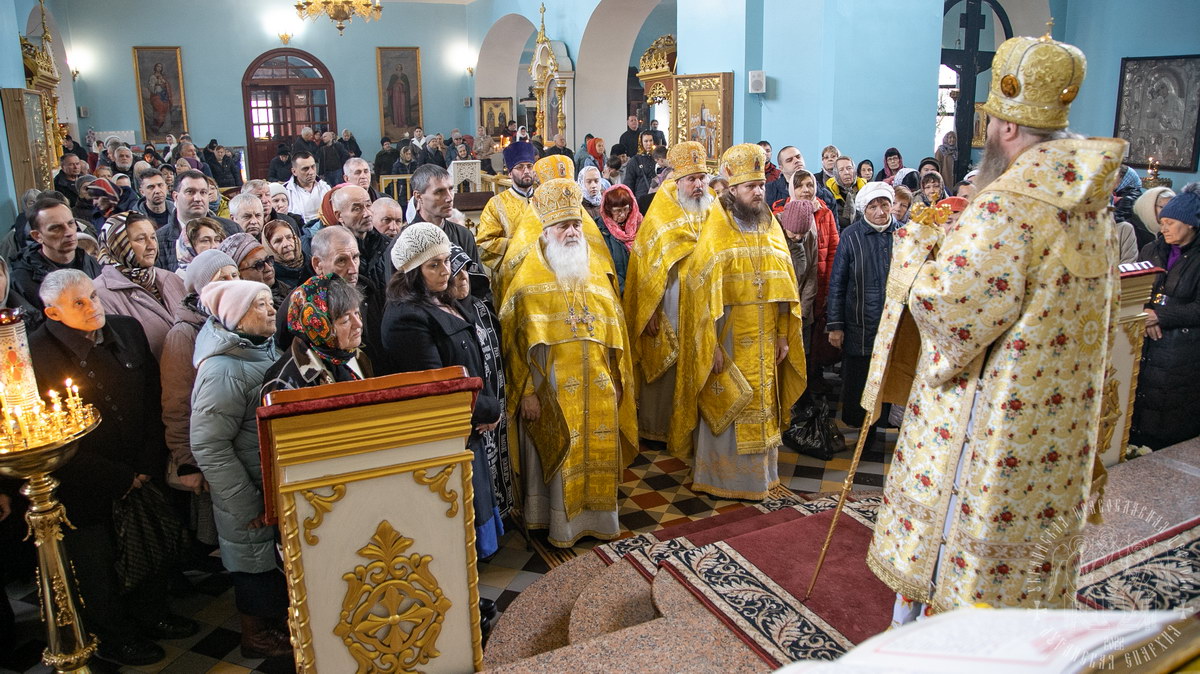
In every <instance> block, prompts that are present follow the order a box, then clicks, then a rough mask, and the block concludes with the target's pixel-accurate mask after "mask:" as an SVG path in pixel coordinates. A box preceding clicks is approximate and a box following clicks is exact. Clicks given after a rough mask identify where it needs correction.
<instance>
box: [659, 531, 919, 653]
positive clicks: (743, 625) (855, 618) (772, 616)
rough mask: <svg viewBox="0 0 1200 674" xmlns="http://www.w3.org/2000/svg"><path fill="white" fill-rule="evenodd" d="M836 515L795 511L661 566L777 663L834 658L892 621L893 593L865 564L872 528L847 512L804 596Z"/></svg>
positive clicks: (673, 557)
mask: <svg viewBox="0 0 1200 674" xmlns="http://www.w3.org/2000/svg"><path fill="white" fill-rule="evenodd" d="M832 515H833V513H832V512H828V511H826V512H823V513H819V514H815V515H812V516H810V517H798V518H793V519H791V520H790V521H785V522H783V523H779V524H775V525H774V526H770V527H767V528H761V529H757V530H754V531H749V532H747V533H743V534H741V535H737V536H733V537H730V538H726V539H725V540H723V541H720V542H717V543H713V544H710V545H706V546H703V547H696V548H694V549H690V550H684V551H679V552H676V553H674V554H673V555H671V556H670V557H669V558H667V559H666V560H664V561H663V563H662V568H664V569H666V570H667V571H668V572H670V573H671V574H672V575H673V576H675V577H676V578H677V579H678V580H679V581H680V582H681V583H683V584H684V585H685V586H686V587H687V588H688V589H689V590H691V592H692V593H693V594H694V595H695V596H696V597H697V598H698V599H699V600H700V601H701V602H702V603H703V604H704V605H705V606H706V607H707V608H708V609H709V610H710V611H712V612H713V613H714V614H715V615H716V616H717V617H719V618H720V619H721V620H722V622H724V623H725V624H726V625H727V626H729V628H730V629H731V630H733V631H734V633H735V634H737V635H738V637H740V638H741V639H742V640H743V641H745V642H746V643H747V644H748V645H749V646H750V647H751V649H753V650H754V651H755V652H756V653H758V654H759V656H760V657H762V658H763V659H764V660H765V661H766V662H768V663H769V664H771V665H772V666H775V667H779V666H782V665H784V664H786V663H788V662H793V661H795V660H800V659H833V658H836V657H838V656H839V655H841V654H842V653H844V652H845V651H847V650H849V648H851V647H852V646H853V645H854V644H857V643H861V642H862V641H864V640H866V639H867V638H869V637H872V636H874V635H876V634H878V633H880V632H882V631H883V630H885V629H887V627H888V624H889V623H890V621H891V612H892V604H893V603H894V600H895V595H894V594H893V593H892V591H891V590H889V589H888V588H887V586H885V585H884V584H883V583H882V582H880V581H879V579H877V578H876V577H875V575H874V574H872V573H871V572H870V570H869V569H867V565H866V556H867V546H868V545H869V544H870V541H871V530H870V528H869V527H868V526H867V525H866V524H864V523H863V522H860V521H859V519H858V518H856V517H854V516H853V515H852V514H851V513H849V512H847V513H843V514H842V517H841V521H840V523H839V524H838V530H837V535H836V536H835V538H834V543H833V545H832V546H831V547H830V550H829V554H828V556H827V557H826V559H825V565H824V567H823V568H822V572H821V578H820V580H819V582H818V583H817V587H816V588H815V590H814V592H813V596H812V597H811V598H809V600H808V601H807V602H801V601H800V597H803V596H804V591H805V589H806V588H807V586H808V581H809V579H810V578H811V575H812V569H813V567H814V565H815V564H816V560H817V556H818V555H819V553H820V549H821V543H822V541H823V540H824V537H825V532H826V531H827V529H828V527H829V521H830V518H831V517H832ZM766 517H768V516H766V515H764V516H763V517H761V518H754V521H756V522H757V521H762V520H763V519H765V518H766Z"/></svg>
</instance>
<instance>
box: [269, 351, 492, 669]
mask: <svg viewBox="0 0 1200 674" xmlns="http://www.w3.org/2000/svg"><path fill="white" fill-rule="evenodd" d="M481 387H482V382H481V381H480V380H479V379H478V378H473V377H467V375H466V371H465V370H464V369H463V368H458V367H455V368H444V369H441V370H431V371H428V372H416V373H408V374H399V375H392V376H388V377H379V378H376V379H368V380H363V381H356V382H343V383H338V384H330V385H327V386H316V387H312V388H306V389H299V390H294V391H276V392H274V393H272V394H270V395H269V396H268V398H267V401H266V405H265V406H263V407H260V408H259V410H258V427H259V440H260V448H261V452H262V455H263V479H264V485H263V486H264V494H266V498H267V500H268V511H269V513H270V512H271V511H274V514H275V516H276V517H277V518H278V525H279V532H280V536H281V538H282V540H283V559H284V568H285V571H286V573H287V581H288V592H289V595H290V598H291V609H290V611H289V614H288V622H289V625H290V628H291V635H292V646H293V648H294V650H295V656H296V665H297V668H298V671H300V672H318V671H319V672H339V673H340V672H360V673H365V672H381V671H389V672H405V671H415V670H418V669H419V670H421V671H426V672H470V671H478V670H479V669H481V668H482V664H483V647H482V640H481V638H480V630H479V591H478V588H477V582H478V577H477V572H476V568H475V563H476V559H475V528H474V525H475V517H474V510H473V509H472V503H471V499H472V490H471V456H472V454H471V452H470V451H468V450H466V449H465V448H466V440H467V436H468V435H470V433H471V409H472V407H473V406H474V402H475V395H476V393H477V392H478V391H479V389H480V388H481Z"/></svg>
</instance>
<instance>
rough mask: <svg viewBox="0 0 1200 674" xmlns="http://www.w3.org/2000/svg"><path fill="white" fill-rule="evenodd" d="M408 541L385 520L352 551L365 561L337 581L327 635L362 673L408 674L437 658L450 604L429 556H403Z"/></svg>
mask: <svg viewBox="0 0 1200 674" xmlns="http://www.w3.org/2000/svg"><path fill="white" fill-rule="evenodd" d="M412 544H413V540H412V539H411V538H406V537H404V536H401V535H400V534H399V533H398V532H397V531H396V530H395V529H394V528H393V527H392V525H391V524H390V523H389V522H388V521H387V520H383V521H381V522H380V523H379V526H378V527H376V529H375V535H373V536H372V537H371V542H370V543H368V544H367V545H366V546H364V547H363V548H362V549H360V550H359V551H358V554H359V555H360V556H362V557H364V558H366V559H367V560H370V561H369V562H368V563H367V564H366V565H365V566H363V565H360V566H357V567H355V569H354V571H353V572H350V573H347V574H345V575H343V576H342V579H343V580H345V581H346V585H347V587H346V597H345V599H343V601H342V611H341V615H340V619H339V620H338V623H337V625H336V626H335V627H334V628H333V633H334V634H336V635H337V636H338V637H341V639H342V642H343V643H344V644H345V645H346V648H347V649H348V650H349V651H350V655H351V656H353V657H354V660H355V662H356V663H357V664H358V670H357V671H358V672H359V674H364V673H365V672H408V671H414V670H415V668H416V667H417V666H419V665H425V664H427V663H428V662H429V661H430V660H431V659H433V658H436V657H438V656H439V655H441V653H439V652H438V650H437V648H436V646H437V639H438V636H439V635H440V634H441V631H442V624H443V623H444V622H445V619H446V613H447V611H449V610H450V606H451V603H450V600H449V599H448V598H447V597H446V596H445V594H443V592H442V589H441V587H440V586H439V584H438V581H437V578H435V577H434V575H433V572H432V571H431V570H430V568H429V564H430V562H432V561H433V557H431V556H430V555H421V554H419V553H412V554H404V553H405V552H406V551H407V550H408V549H409V548H410V547H412Z"/></svg>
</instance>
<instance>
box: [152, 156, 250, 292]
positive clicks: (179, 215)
mask: <svg viewBox="0 0 1200 674" xmlns="http://www.w3.org/2000/svg"><path fill="white" fill-rule="evenodd" d="M208 194H209V192H208V181H207V180H205V179H204V174H203V173H201V172H199V171H184V172H182V173H180V174H179V176H178V177H176V179H175V191H174V192H173V193H172V194H171V199H172V200H173V201H174V202H175V217H174V218H172V219H171V220H170V221H169V222H168V223H167V224H166V226H163V227H159V228H158V230H157V231H155V232H154V237H155V238H156V239H158V258H157V259H156V260H155V261H154V266H156V267H159V268H162V269H166V270H167V271H175V269H176V267H177V266H178V265H179V261H178V260H177V259H176V256H175V242H176V241H177V240H178V239H179V237H180V236H183V235H185V234H186V232H187V223H189V222H191V221H192V220H195V219H196V218H199V217H210V218H213V219H214V220H216V221H218V222H220V223H221V227H222V228H223V229H224V230H225V236H232V235H234V234H237V233H238V232H240V231H242V227H241V225H239V224H238V223H236V222H234V221H233V220H230V219H229V218H218V217H217V214H216V213H213V212H212V211H210V210H209V209H208Z"/></svg>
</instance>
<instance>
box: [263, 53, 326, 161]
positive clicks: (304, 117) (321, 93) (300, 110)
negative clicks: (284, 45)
mask: <svg viewBox="0 0 1200 674" xmlns="http://www.w3.org/2000/svg"><path fill="white" fill-rule="evenodd" d="M242 106H243V107H244V108H245V111H246V138H248V139H249V143H250V147H249V149H248V151H249V155H250V160H249V166H248V167H247V168H248V169H249V175H250V177H252V178H262V177H264V176H266V175H267V169H268V168H270V165H271V159H272V158H273V157H274V156H275V155H276V146H277V145H279V143H287V144H288V145H291V143H292V141H293V140H294V139H295V137H296V136H298V135H299V134H300V129H302V128H304V127H306V126H310V127H312V129H313V131H315V132H317V133H320V132H322V131H335V132H336V129H337V107H336V105H335V104H334V92H333V77H331V76H330V75H329V69H328V68H326V67H325V64H324V63H321V61H320V60H318V59H317V57H315V56H313V55H312V54H309V53H308V52H305V51H301V50H299V49H272V50H271V51H269V52H266V53H264V54H262V55H260V56H259V57H258V58H257V59H255V60H254V62H253V63H251V64H250V67H249V68H246V74H245V75H243V76H242Z"/></svg>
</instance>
